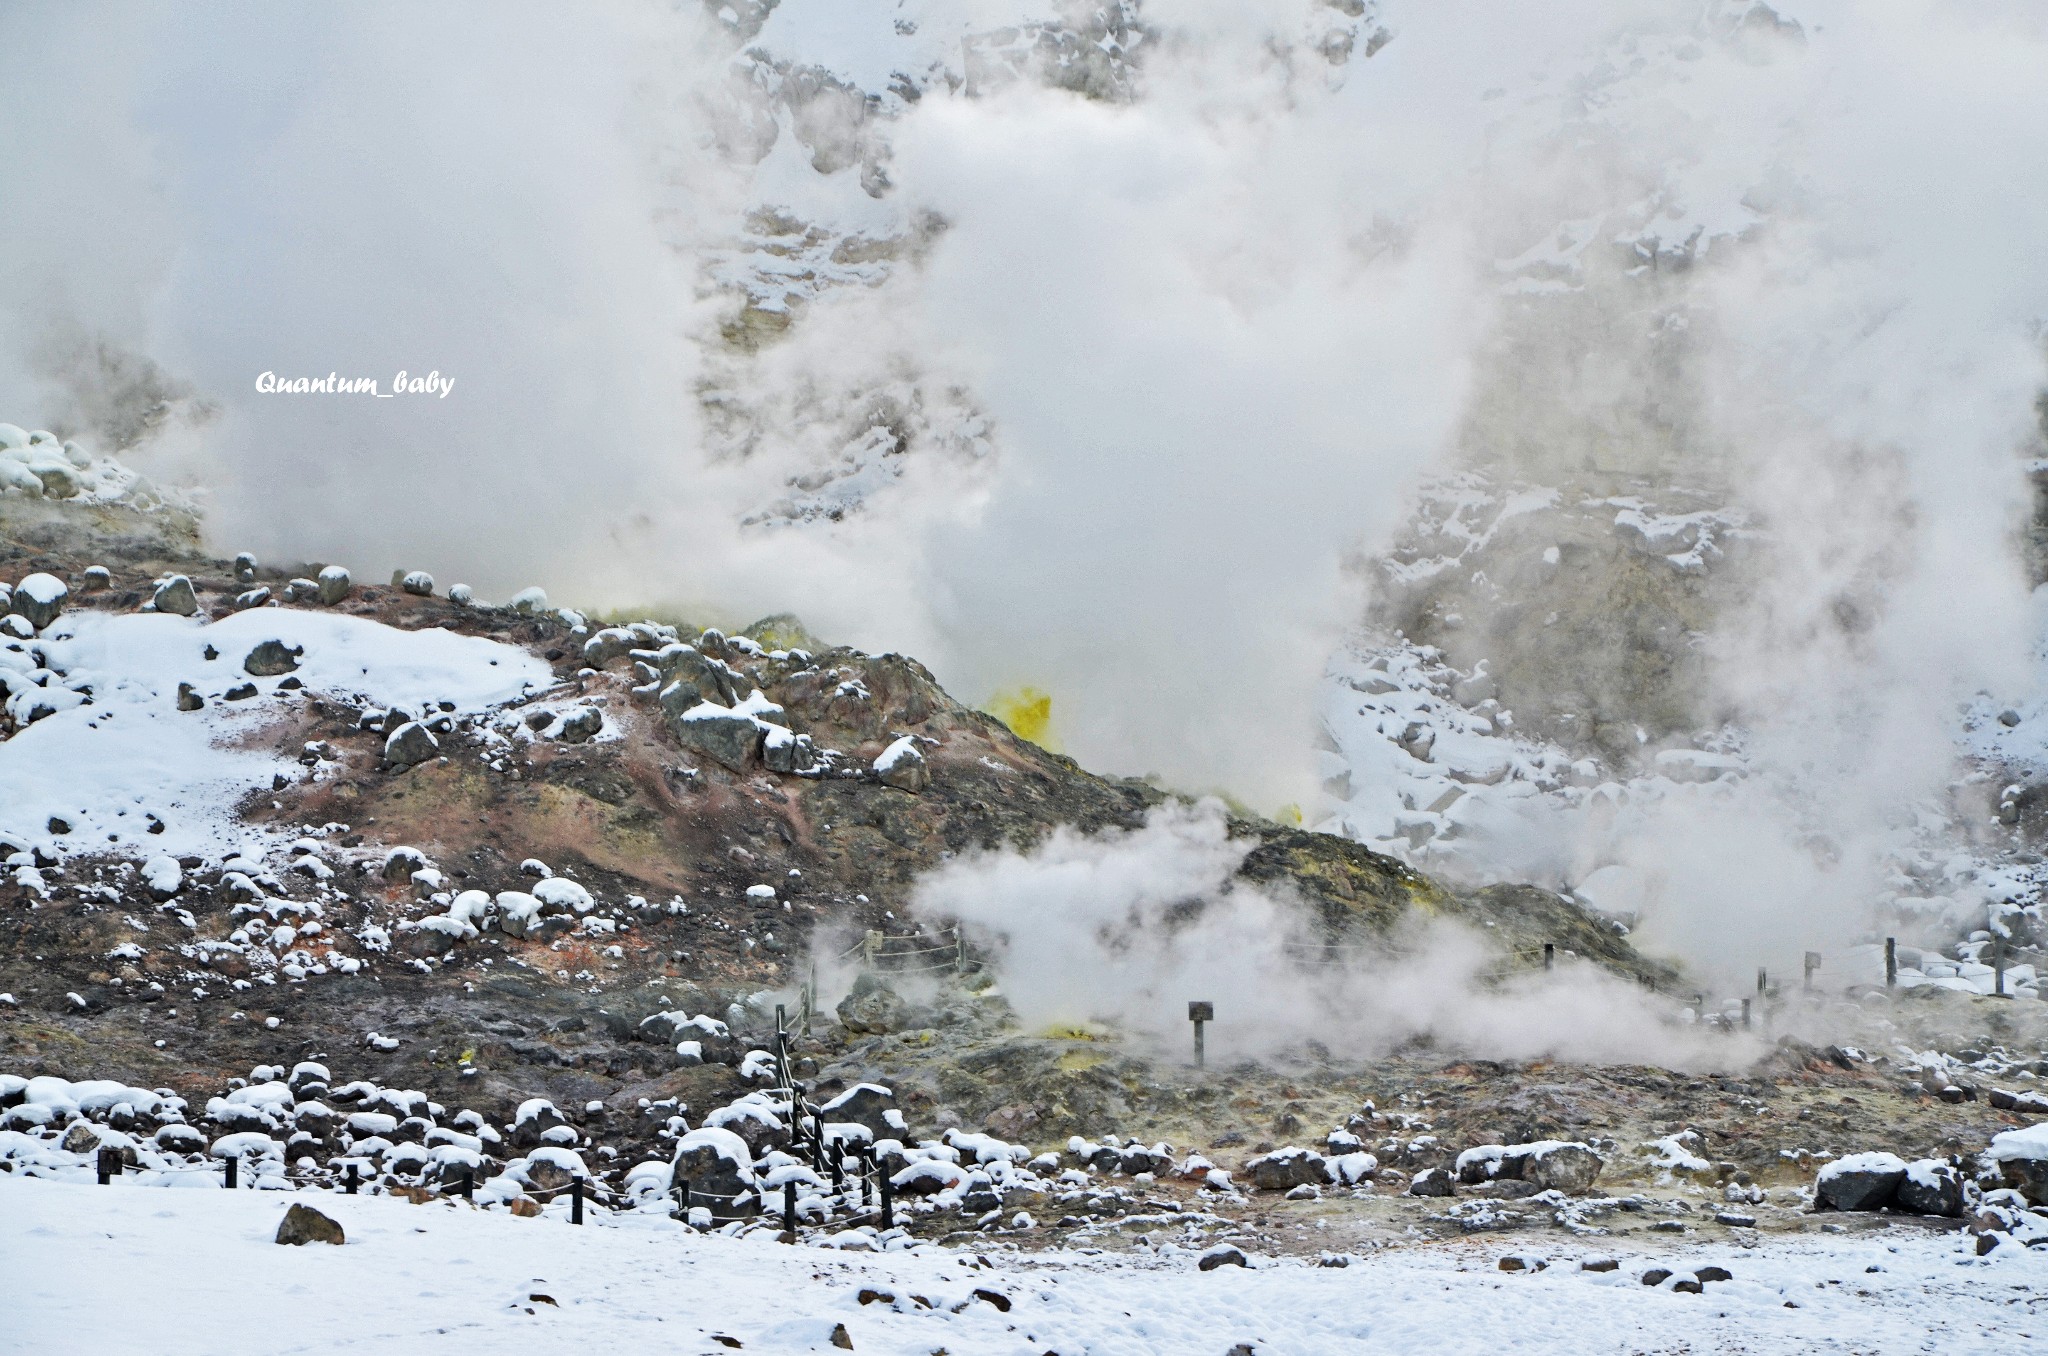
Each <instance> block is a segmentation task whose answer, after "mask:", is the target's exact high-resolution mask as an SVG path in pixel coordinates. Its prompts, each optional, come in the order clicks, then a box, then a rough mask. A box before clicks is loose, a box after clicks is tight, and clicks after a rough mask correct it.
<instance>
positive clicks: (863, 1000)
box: [833, 974, 908, 1036]
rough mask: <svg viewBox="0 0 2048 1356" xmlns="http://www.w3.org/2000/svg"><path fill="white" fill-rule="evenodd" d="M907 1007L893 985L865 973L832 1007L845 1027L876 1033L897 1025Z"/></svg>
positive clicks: (898, 1027)
mask: <svg viewBox="0 0 2048 1356" xmlns="http://www.w3.org/2000/svg"><path fill="white" fill-rule="evenodd" d="M907 1010H908V1005H907V1004H905V1003H904V1001H903V999H902V998H901V997H900V996H899V995H898V994H897V992H896V991H895V990H894V989H892V988H890V987H889V986H888V985H886V984H884V983H882V982H881V981H880V980H878V979H876V978H875V977H874V976H873V975H868V974H864V975H862V976H861V977H860V978H859V979H856V980H855V981H854V982H853V992H851V993H849V994H847V995H846V997H844V998H842V999H840V1000H839V1006H838V1007H837V1008H835V1009H833V1011H835V1012H836V1013H838V1014H839V1022H840V1025H842V1026H844V1027H845V1028H846V1029H847V1030H848V1031H857V1032H865V1033H868V1034H871V1035H876V1036H879V1035H883V1034H885V1033H887V1032H890V1031H895V1030H898V1029H900V1028H901V1027H902V1024H903V1015H904V1013H905V1012H906V1011H907Z"/></svg>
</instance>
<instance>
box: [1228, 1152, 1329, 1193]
mask: <svg viewBox="0 0 2048 1356" xmlns="http://www.w3.org/2000/svg"><path fill="white" fill-rule="evenodd" d="M1244 1170H1245V1175H1246V1176H1248V1177H1250V1178H1251V1180H1252V1185H1253V1186H1256V1187H1259V1188H1260V1189H1262V1190H1265V1191H1287V1190H1289V1189H1291V1188H1293V1187H1298V1186H1321V1185H1322V1184H1323V1183H1324V1182H1326V1181H1328V1180H1329V1173H1328V1172H1326V1171H1325V1170H1324V1168H1323V1156H1322V1155H1321V1154H1319V1153H1316V1152H1315V1151H1314V1150H1311V1149H1297V1148H1292V1147H1290V1148H1286V1149H1275V1150H1274V1151H1273V1152H1272V1153H1269V1154H1261V1155H1259V1157H1257V1158H1254V1159H1252V1160H1251V1161H1250V1162H1248V1163H1246V1164H1245V1165H1244Z"/></svg>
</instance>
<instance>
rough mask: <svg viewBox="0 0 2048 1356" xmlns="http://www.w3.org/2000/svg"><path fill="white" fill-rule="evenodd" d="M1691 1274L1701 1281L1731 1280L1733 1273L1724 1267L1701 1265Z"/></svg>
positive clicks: (1733, 1277)
mask: <svg viewBox="0 0 2048 1356" xmlns="http://www.w3.org/2000/svg"><path fill="white" fill-rule="evenodd" d="M1693 1275H1695V1276H1697V1277H1699V1278H1700V1280H1702V1281H1732V1280H1734V1279H1735V1273H1734V1272H1732V1271H1730V1270H1729V1269H1728V1268H1726V1267H1701V1268H1699V1269H1698V1270H1697V1271H1695V1272H1693Z"/></svg>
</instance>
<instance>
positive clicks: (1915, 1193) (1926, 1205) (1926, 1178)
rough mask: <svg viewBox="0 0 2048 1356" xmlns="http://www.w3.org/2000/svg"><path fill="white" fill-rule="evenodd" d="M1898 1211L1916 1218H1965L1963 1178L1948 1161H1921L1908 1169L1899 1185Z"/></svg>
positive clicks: (1928, 1159)
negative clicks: (1923, 1216)
mask: <svg viewBox="0 0 2048 1356" xmlns="http://www.w3.org/2000/svg"><path fill="white" fill-rule="evenodd" d="M1897 1204H1898V1207H1899V1209H1901V1210H1910V1211H1912V1212H1913V1213H1914V1214H1916V1215H1941V1216H1944V1217H1946V1218H1949V1219H1960V1218H1961V1217H1962V1214H1963V1178H1962V1174H1961V1173H1958V1172H1957V1171H1956V1170H1955V1168H1954V1167H1953V1166H1951V1165H1950V1164H1949V1163H1948V1161H1947V1160H1945V1159H1940V1158H1922V1159H1920V1160H1918V1161H1917V1162H1913V1163H1909V1164H1907V1165H1906V1175H1905V1177H1904V1178H1903V1179H1901V1181H1900V1182H1899V1191H1898V1201H1897Z"/></svg>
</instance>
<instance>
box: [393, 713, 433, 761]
mask: <svg viewBox="0 0 2048 1356" xmlns="http://www.w3.org/2000/svg"><path fill="white" fill-rule="evenodd" d="M440 751H441V743H440V741H439V740H437V739H435V738H434V736H433V735H431V734H429V733H427V727H426V726H424V725H422V724H420V723H419V722H418V721H416V720H409V721H407V722H406V723H405V724H403V725H401V726H399V727H398V728H397V729H396V730H394V731H392V732H391V733H390V734H389V735H387V736H385V739H384V761H385V762H386V763H388V764H390V765H391V766H392V767H394V768H406V767H413V766H416V765H417V764H420V763H424V762H426V761H427V759H429V758H432V757H433V756H434V755H435V754H437V753H439V752H440Z"/></svg>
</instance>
